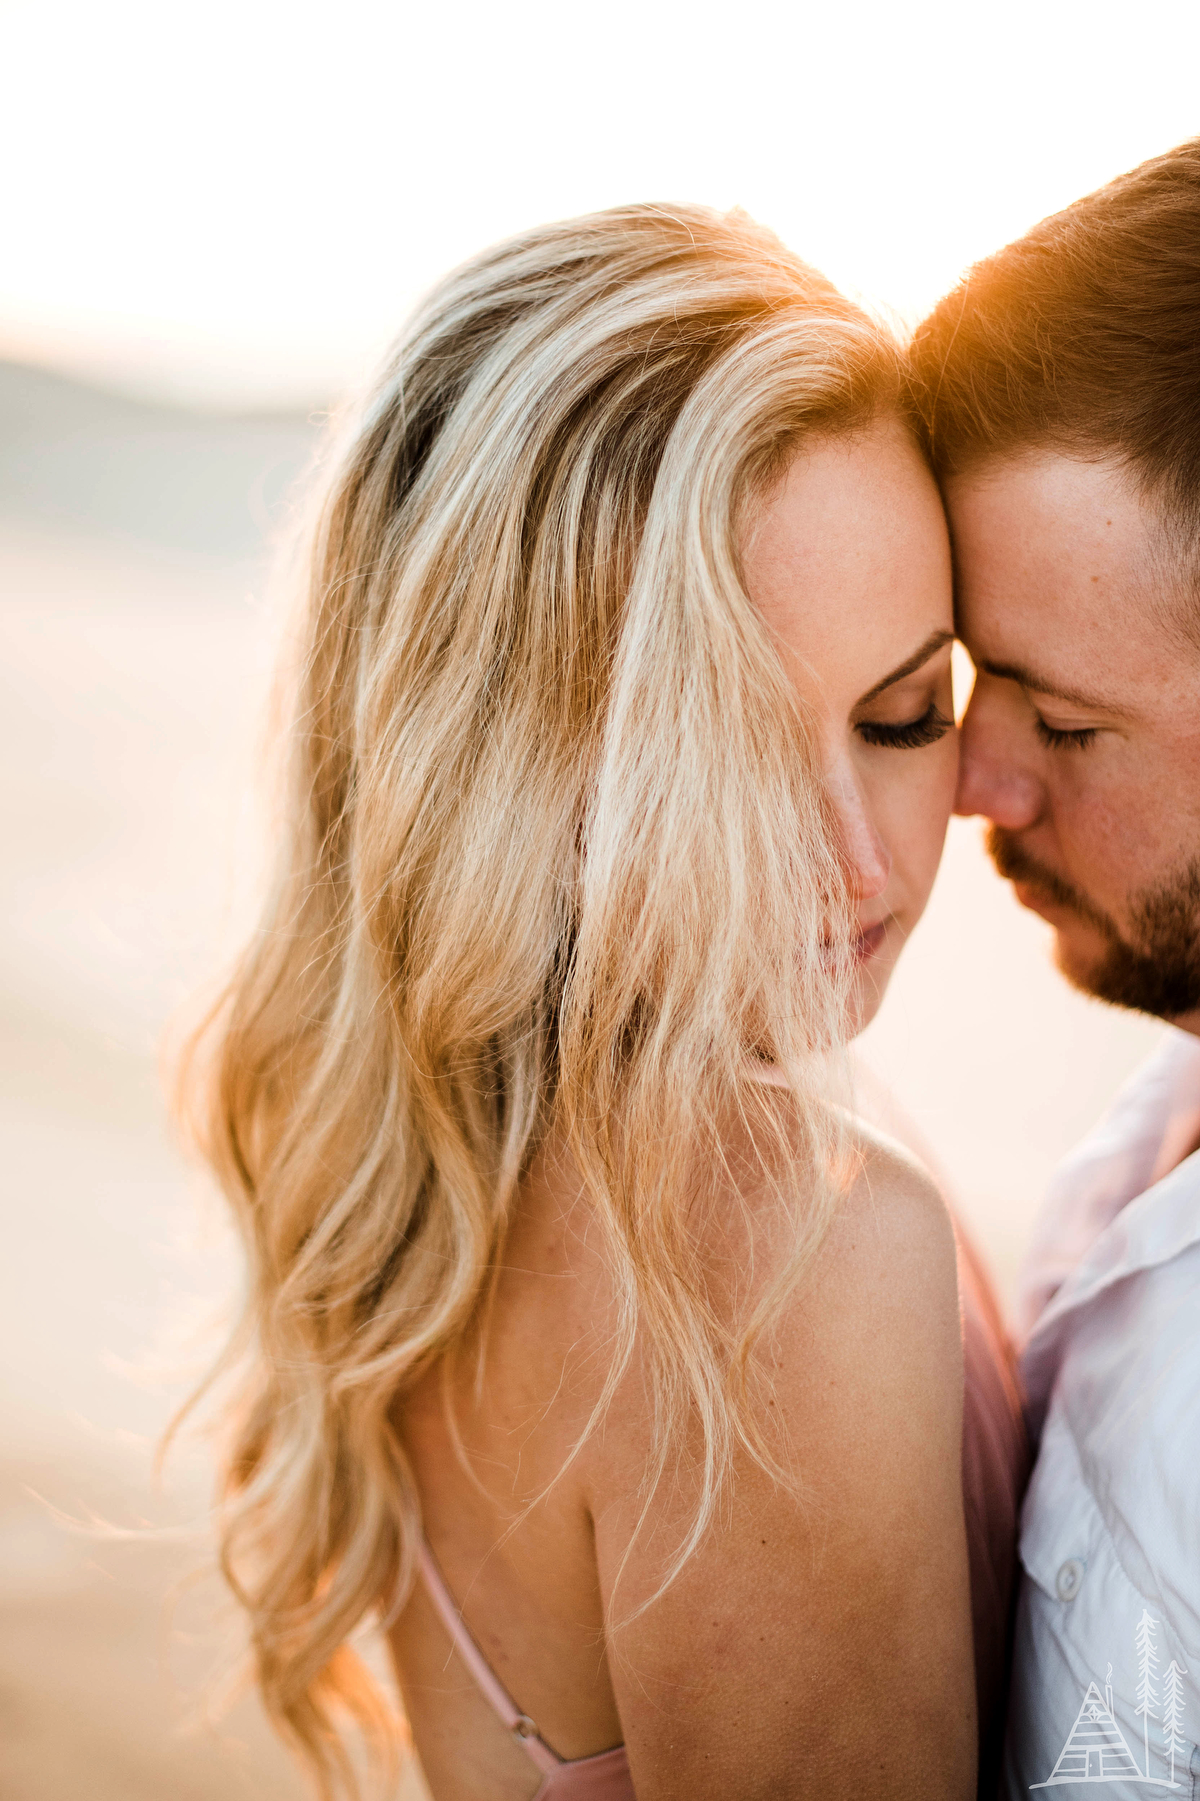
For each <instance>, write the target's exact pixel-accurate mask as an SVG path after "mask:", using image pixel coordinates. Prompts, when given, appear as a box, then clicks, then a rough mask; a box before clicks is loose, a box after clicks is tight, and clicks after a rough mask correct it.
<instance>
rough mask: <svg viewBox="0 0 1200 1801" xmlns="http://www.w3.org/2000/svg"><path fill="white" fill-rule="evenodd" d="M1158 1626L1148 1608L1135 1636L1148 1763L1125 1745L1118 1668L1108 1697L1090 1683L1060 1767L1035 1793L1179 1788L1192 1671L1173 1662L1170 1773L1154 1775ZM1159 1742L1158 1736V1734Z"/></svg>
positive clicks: (1166, 1686)
mask: <svg viewBox="0 0 1200 1801" xmlns="http://www.w3.org/2000/svg"><path fill="white" fill-rule="evenodd" d="M1157 1627H1158V1621H1157V1620H1156V1619H1152V1618H1151V1616H1150V1614H1149V1613H1147V1612H1146V1610H1145V1609H1144V1608H1143V1610H1142V1617H1141V1619H1140V1620H1139V1621H1138V1624H1137V1631H1136V1632H1135V1634H1134V1640H1133V1644H1134V1651H1135V1653H1136V1656H1137V1666H1138V1686H1137V1703H1138V1704H1137V1708H1136V1713H1137V1717H1138V1718H1139V1719H1140V1720H1141V1722H1142V1746H1141V1750H1142V1759H1143V1761H1142V1762H1141V1763H1140V1764H1139V1763H1138V1760H1137V1758H1136V1757H1135V1756H1134V1754H1133V1752H1132V1751H1131V1750H1130V1749H1129V1746H1128V1744H1127V1743H1126V1742H1125V1735H1124V1733H1123V1732H1122V1731H1121V1728H1120V1727H1119V1726H1118V1725H1117V1722H1116V1720H1115V1719H1114V1718H1113V1693H1112V1665H1111V1663H1110V1664H1109V1666H1108V1673H1107V1675H1106V1677H1105V1681H1104V1693H1103V1694H1101V1693H1100V1690H1099V1689H1098V1688H1097V1687H1096V1684H1095V1683H1094V1682H1089V1683H1088V1687H1087V1693H1086V1694H1085V1695H1084V1697H1083V1705H1082V1706H1081V1708H1080V1709H1079V1712H1078V1714H1077V1715H1076V1716H1075V1724H1074V1725H1073V1726H1072V1728H1071V1730H1070V1732H1069V1733H1068V1735H1067V1742H1066V1744H1065V1745H1064V1746H1063V1748H1062V1750H1061V1751H1060V1752H1059V1754H1058V1762H1057V1763H1056V1764H1055V1766H1054V1768H1053V1769H1052V1770H1051V1772H1050V1774H1049V1776H1048V1777H1047V1778H1046V1780H1045V1782H1034V1783H1031V1784H1030V1787H1031V1789H1037V1788H1058V1787H1059V1786H1060V1785H1061V1784H1064V1783H1068V1782H1129V1783H1132V1782H1137V1783H1141V1784H1142V1785H1143V1786H1145V1787H1150V1788H1178V1787H1179V1786H1180V1785H1179V1783H1178V1782H1176V1780H1175V1759H1176V1757H1177V1756H1178V1754H1179V1753H1180V1752H1182V1751H1183V1750H1184V1749H1185V1748H1186V1747H1185V1743H1184V1739H1183V1737H1182V1735H1181V1732H1180V1726H1181V1724H1182V1720H1183V1678H1184V1677H1185V1676H1186V1675H1187V1671H1186V1670H1184V1669H1181V1668H1180V1666H1179V1665H1178V1664H1177V1663H1176V1662H1175V1661H1174V1659H1172V1661H1171V1662H1170V1663H1169V1664H1168V1665H1167V1670H1166V1674H1165V1676H1164V1679H1163V1696H1162V1699H1163V1704H1164V1705H1163V1710H1162V1714H1161V1721H1162V1735H1163V1743H1162V1761H1163V1765H1164V1770H1165V1774H1163V1775H1161V1776H1156V1775H1153V1774H1152V1773H1151V1765H1152V1761H1153V1760H1152V1757H1151V1746H1150V1722H1151V1720H1155V1721H1157V1720H1159V1718H1160V1715H1159V1712H1158V1702H1159V1695H1158V1688H1157V1672H1158V1648H1157V1646H1156V1644H1155V1638H1154V1635H1155V1631H1156V1629H1157ZM1155 1736H1156V1737H1157V1734H1156V1735H1155Z"/></svg>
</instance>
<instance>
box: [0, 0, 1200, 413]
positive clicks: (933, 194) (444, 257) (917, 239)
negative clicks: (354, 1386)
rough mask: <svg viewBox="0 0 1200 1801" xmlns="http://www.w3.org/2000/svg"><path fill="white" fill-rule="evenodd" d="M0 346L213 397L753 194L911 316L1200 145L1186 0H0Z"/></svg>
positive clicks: (843, 269) (373, 347)
mask: <svg viewBox="0 0 1200 1801" xmlns="http://www.w3.org/2000/svg"><path fill="white" fill-rule="evenodd" d="M0 33H2V38H0V42H2V44H3V56H4V63H5V68H6V82H5V90H6V91H5V99H4V106H3V108H2V109H0V164H2V166H3V168H4V169H5V172H6V180H5V190H6V194H5V206H4V215H3V217H4V223H3V232H2V235H0V353H3V352H7V354H10V355H12V354H26V355H33V356H37V357H39V358H41V359H43V360H49V361H52V362H57V363H59V364H62V365H66V366H70V367H74V368H78V369H81V370H84V371H86V372H89V373H91V374H93V375H98V376H100V377H102V378H104V379H107V380H109V381H115V382H119V383H127V384H128V383H131V384H133V385H136V386H142V387H149V388H151V389H156V388H157V389H160V390H166V391H174V392H177V393H186V394H190V395H193V396H196V397H198V398H204V399H207V400H210V401H211V402H213V403H214V404H234V405H236V404H244V403H247V402H255V401H263V400H268V401H269V400H285V399H289V398H308V397H317V396H320V395H323V394H324V393H326V392H327V391H328V390H329V389H330V388H331V387H332V388H336V387H338V386H341V385H344V384H345V383H346V382H348V381H352V380H353V379H355V377H356V376H357V375H358V374H359V373H360V372H361V371H362V370H363V368H364V367H365V366H366V365H368V364H369V363H370V361H371V360H372V358H373V357H374V356H375V355H376V354H377V353H378V350H379V349H380V347H381V346H382V345H383V344H384V343H385V342H386V340H387V338H388V337H389V336H390V335H391V333H392V331H393V330H394V329H395V327H396V326H397V324H398V323H399V322H400V320H401V319H402V318H403V315H404V313H405V311H406V310H407V308H408V306H409V305H410V304H411V302H412V300H413V299H414V297H415V296H416V295H417V294H418V293H419V292H420V291H421V290H422V289H423V288H424V287H426V286H427V285H428V284H429V282H430V281H431V280H433V279H434V278H435V277H436V276H437V275H438V274H440V273H441V272H442V270H443V269H445V268H446V267H448V266H449V265H450V264H452V263H454V262H456V261H458V260H459V259H460V258H461V257H463V256H464V255H466V254H468V253H470V252H471V251H473V250H475V249H477V248H479V247H480V246H482V245H483V244H485V243H487V242H489V241H491V240H493V239H495V238H497V237H499V236H502V235H503V234H505V233H507V232H508V231H510V230H512V229H514V228H517V227H520V226H523V225H527V224H531V223H534V222H536V221H538V220H541V219H546V218H550V217H556V216H561V215H563V214H566V213H571V212H577V211H581V210H584V209H588V208H592V207H597V206H602V205H606V204H610V203H613V202H616V201H623V200H629V199H667V200H670V199H684V200H702V201H708V202H711V203H715V204H719V205H727V204H732V203H734V202H740V203H741V204H742V205H744V206H746V207H747V208H748V209H749V210H750V211H751V212H752V213H755V214H756V215H758V216H759V217H760V218H762V219H764V220H766V221H767V222H768V223H769V224H771V225H773V226H774V227H775V228H776V229H777V230H778V231H779V232H780V233H781V235H782V236H783V237H785V238H786V239H787V240H788V241H789V243H791V244H792V245H793V247H794V248H796V249H797V250H799V251H800V252H801V253H802V254H803V255H806V256H807V257H809V258H810V259H811V260H812V261H813V262H815V263H817V264H819V265H821V266H822V267H824V268H825V269H826V270H827V271H828V272H829V273H830V274H831V275H833V276H834V277H835V278H836V279H838V280H839V281H841V282H842V283H843V284H845V285H847V286H848V287H851V288H852V289H856V290H858V291H860V292H862V293H865V294H867V295H868V296H870V297H871V298H872V299H876V300H880V301H884V302H887V303H889V304H891V305H892V306H894V307H896V308H897V309H899V310H900V311H901V312H904V313H906V314H915V313H917V312H919V311H920V310H921V309H922V308H923V307H925V306H926V305H927V304H928V303H929V302H931V301H932V300H933V299H934V298H936V296H937V295H938V294H939V293H940V292H941V291H942V290H943V289H944V288H946V287H947V286H949V285H950V284H951V283H952V281H953V280H954V279H955V277H956V275H957V274H958V273H959V271H960V270H961V269H962V268H963V267H964V266H965V265H966V264H967V263H968V262H970V261H971V260H973V259H974V258H975V257H976V256H979V255H981V254H983V253H984V252H986V251H987V250H989V249H991V248H993V247H994V246H995V245H997V244H998V243H1000V242H1002V241H1004V240H1005V239H1007V238H1009V237H1011V236H1013V235H1014V234H1016V233H1018V232H1020V231H1021V230H1023V229H1024V228H1025V227H1026V226H1027V225H1029V224H1031V223H1032V222H1033V221H1034V220H1035V219H1037V218H1039V217H1041V216H1042V215H1043V214H1044V213H1046V212H1049V211H1052V210H1053V209H1055V208H1057V207H1059V206H1061V205H1063V204H1065V203H1066V202H1067V201H1069V200H1071V199H1072V198H1074V197H1075V196H1076V195H1078V194H1080V193H1082V192H1085V191H1086V190H1087V189H1089V188H1091V187H1094V186H1095V185H1097V184H1098V183H1099V182H1101V181H1104V180H1106V179H1107V178H1108V177H1109V176H1111V175H1113V174H1115V173H1117V172H1118V171H1119V170H1121V169H1123V168H1127V167H1129V166H1130V165H1131V164H1133V163H1136V162H1138V161H1140V160H1141V159H1142V158H1143V157H1145V156H1149V155H1152V154H1154V153H1155V152H1157V151H1159V150H1162V149H1165V148H1167V147H1168V146H1169V145H1171V144H1172V143H1175V142H1178V141H1179V140H1180V139H1181V138H1184V137H1188V136H1190V135H1192V134H1193V133H1197V132H1200V79H1198V72H1200V5H1197V4H1196V0H1188V3H1187V4H1179V3H1178V0H1141V3H1140V4H1138V5H1136V6H1135V5H1134V4H1133V3H1132V0H1125V3H1124V4H1122V5H1120V6H1116V5H1109V4H1105V3H1103V0H1100V3H1097V0H1088V3H1087V4H1077V3H1075V0H1069V3H1067V0H1040V3H1038V0H1015V3H1007V4H999V3H998V0H988V3H987V4H980V3H979V0H974V3H972V0H953V3H943V0H926V3H924V4H916V5H904V4H893V5H887V6H885V5H880V4H877V3H876V0H860V3H858V4H852V3H850V0H829V3H827V4H824V5H820V6H817V5H812V4H808V3H806V0H800V3H798V4H791V5H786V6H775V5H767V4H762V3H761V0H750V3H748V4H747V3H745V0H743V4H740V5H737V6H733V5H727V6H724V7H720V8H718V7H713V6H707V5H704V4H697V5H691V6H677V5H672V4H665V3H664V0H613V3H611V4H604V5H593V6H586V5H580V4H578V3H576V4H574V5H571V4H564V3H563V0H560V3H559V4H558V5H553V6H552V5H548V4H540V3H538V0H522V3H519V4H516V5H507V6H506V5H503V4H490V5H480V4H477V3H475V0H469V3H468V4H462V5H459V6H454V5H452V4H447V3H446V0H440V3H439V4H436V5H434V4H425V5H423V6H421V7H417V6H414V5H411V4H397V3H395V0H389V3H387V4H367V3H365V0H326V3H325V4H323V5H320V6H317V5H312V4H309V3H308V0H288V3H287V4H275V3H274V0H270V3H268V0H206V4H205V5H204V6H203V7H197V6H192V7H189V6H186V5H181V4H174V5H164V4H163V3H162V0H155V3H154V4H142V3H141V0H107V3H106V4H104V5H97V4H96V0H87V3H86V4H84V3H83V0H15V3H14V0H0Z"/></svg>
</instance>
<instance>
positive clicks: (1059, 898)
mask: <svg viewBox="0 0 1200 1801" xmlns="http://www.w3.org/2000/svg"><path fill="white" fill-rule="evenodd" d="M987 848H988V855H989V856H990V857H991V859H992V862H993V863H994V864H995V865H996V868H997V869H998V870H999V872H1000V874H1001V875H1002V876H1006V877H1007V878H1008V880H1009V881H1010V882H1020V883H1022V884H1023V885H1024V886H1026V887H1029V888H1032V889H1035V890H1036V892H1037V893H1038V894H1040V895H1041V896H1043V898H1044V899H1046V900H1049V901H1053V902H1054V904H1055V905H1056V906H1059V907H1066V908H1068V909H1069V910H1070V911H1071V912H1072V913H1074V914H1075V915H1076V917H1077V918H1079V919H1082V920H1083V921H1084V922H1085V923H1086V924H1087V925H1089V926H1091V927H1092V929H1093V930H1094V931H1096V932H1098V933H1099V934H1100V935H1101V937H1102V938H1103V939H1104V940H1105V941H1106V943H1107V947H1108V948H1107V949H1106V950H1105V951H1104V953H1103V954H1102V955H1101V957H1100V959H1099V961H1098V962H1097V963H1095V964H1094V965H1093V966H1092V967H1091V968H1090V969H1086V970H1078V969H1069V968H1067V967H1066V966H1065V964H1064V963H1063V961H1062V958H1061V955H1060V958H1059V968H1060V969H1061V970H1062V972H1063V974H1064V975H1065V976H1066V978H1067V980H1068V981H1069V982H1071V983H1072V984H1073V985H1074V986H1075V987H1076V988H1081V989H1082V990H1083V992H1084V993H1085V994H1094V995H1096V996H1097V997H1098V998H1099V999H1100V1000H1102V1001H1109V1002H1111V1004H1112V1005H1113V1006H1114V1007H1131V1008H1133V1009H1134V1010H1135V1011H1137V1012H1139V1013H1152V1014H1154V1015H1155V1017H1156V1018H1158V1019H1178V1018H1179V1017H1180V1016H1181V1015H1182V1014H1184V1013H1192V1012H1195V1010H1196V1009H1197V1008H1198V1007H1200V857H1196V858H1193V860H1192V861H1191V862H1190V863H1187V864H1185V865H1184V867H1183V868H1182V869H1180V870H1178V871H1177V872H1176V873H1175V874H1174V875H1173V876H1170V877H1168V878H1167V880H1166V881H1164V882H1161V883H1159V884H1157V885H1156V886H1155V887H1153V888H1143V889H1142V891H1141V893H1140V894H1137V895H1135V896H1134V898H1133V901H1132V902H1131V904H1130V908H1129V920H1130V931H1129V935H1128V936H1125V935H1123V934H1122V933H1121V932H1120V930H1119V929H1118V927H1117V924H1116V921H1115V920H1113V919H1111V918H1110V917H1109V915H1108V914H1107V913H1102V912H1101V911H1100V909H1099V908H1098V907H1097V906H1095V905H1094V904H1093V903H1092V902H1091V901H1090V900H1088V898H1087V896H1086V895H1084V894H1081V893H1080V892H1079V890H1078V889H1077V888H1073V887H1072V886H1071V884H1070V883H1069V882H1066V881H1064V880H1063V878H1062V876H1060V875H1056V874H1055V873H1054V871H1053V870H1052V869H1047V868H1045V866H1044V865H1043V864H1041V863H1039V862H1037V861H1036V859H1035V858H1033V857H1031V856H1030V855H1029V853H1028V851H1026V850H1025V849H1023V847H1022V846H1021V844H1020V843H1019V842H1018V840H1017V838H1016V837H1015V835H1014V834H1013V833H1012V832H1008V831H1005V829H1004V827H1003V826H998V825H994V826H992V827H991V828H990V830H989V832H988V835H987Z"/></svg>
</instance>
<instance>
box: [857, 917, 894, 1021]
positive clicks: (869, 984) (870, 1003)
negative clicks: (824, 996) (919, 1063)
mask: <svg viewBox="0 0 1200 1801" xmlns="http://www.w3.org/2000/svg"><path fill="white" fill-rule="evenodd" d="M904 938H905V934H904V933H903V932H902V930H901V928H900V925H899V923H898V921H896V920H895V919H889V920H888V921H887V922H886V923H885V924H884V925H883V926H882V927H877V928H875V931H874V932H871V933H864V934H863V938H862V940H861V943H862V954H861V955H860V957H859V962H858V968H857V969H856V971H855V974H854V982H853V986H852V988H851V991H850V1004H849V1014H850V1017H849V1031H848V1033H847V1036H848V1037H849V1038H857V1037H858V1035H859V1033H860V1032H865V1031H866V1029H867V1027H868V1026H869V1025H870V1023H871V1021H872V1020H873V1019H874V1017H875V1015H876V1014H877V1013H878V1011H879V1009H880V1007H881V1006H882V1005H883V997H884V995H885V994H886V993H887V988H888V983H889V982H890V981H891V979H892V971H893V970H894V969H895V967H896V962H897V959H898V958H899V955H900V952H901V950H902V949H903V947H904Z"/></svg>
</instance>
